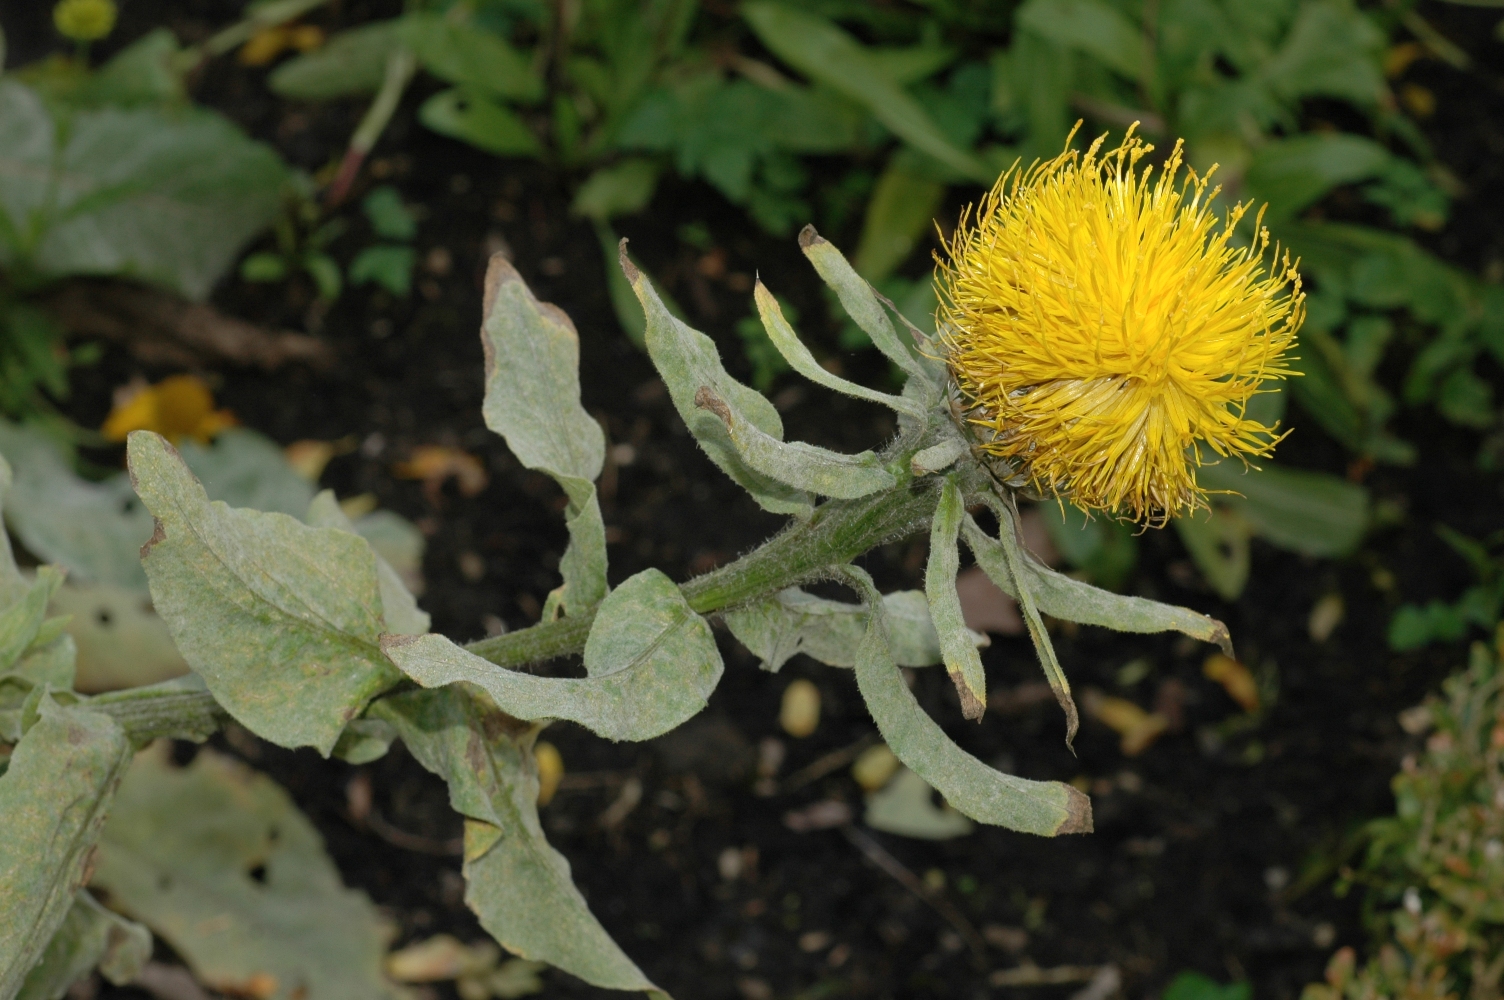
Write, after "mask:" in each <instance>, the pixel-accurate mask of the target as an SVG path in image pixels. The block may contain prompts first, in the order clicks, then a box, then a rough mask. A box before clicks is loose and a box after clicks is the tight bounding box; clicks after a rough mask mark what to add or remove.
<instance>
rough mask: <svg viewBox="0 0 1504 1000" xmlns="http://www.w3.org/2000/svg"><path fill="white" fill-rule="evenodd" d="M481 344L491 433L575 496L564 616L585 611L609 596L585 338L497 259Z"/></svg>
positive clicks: (599, 439) (599, 451)
mask: <svg viewBox="0 0 1504 1000" xmlns="http://www.w3.org/2000/svg"><path fill="white" fill-rule="evenodd" d="M481 345H482V346H483V347H484V349H485V356H486V398H485V403H484V404H483V413H484V414H485V419H486V426H487V427H489V428H491V430H493V431H495V432H496V433H498V434H500V435H501V436H502V437H504V438H506V441H507V446H508V447H509V448H511V449H512V453H513V454H515V455H516V456H517V458H518V460H519V461H520V462H522V464H523V465H525V466H526V467H528V468H529V469H537V470H539V471H541V472H545V473H547V474H548V475H550V476H552V477H553V478H554V480H555V481H556V482H557V483H558V484H559V485H560V486H561V487H562V488H563V489H564V492H565V494H566V495H567V496H568V498H569V506H568V509H567V510H566V517H567V518H568V525H569V536H570V537H569V550H568V551H567V552H565V554H564V558H563V561H562V563H561V567H560V568H561V569H562V570H563V573H564V595H563V596H564V607H565V610H566V611H567V612H568V613H569V614H579V613H581V612H582V611H584V610H586V609H587V608H589V607H591V606H593V605H595V604H597V603H599V601H600V600H601V598H603V597H605V596H606V528H605V524H604V523H603V522H602V520H601V512H600V502H599V500H598V499H597V498H596V494H595V484H594V480H595V478H596V477H597V476H599V475H600V474H601V466H602V465H603V464H604V462H605V460H606V435H605V433H604V432H603V431H602V430H601V427H600V424H598V423H596V421H595V419H594V418H593V417H591V416H590V414H588V413H586V412H585V408H584V407H583V406H581V405H580V338H579V335H578V334H577V333H576V332H575V329H574V324H573V323H571V322H570V320H569V317H568V316H567V315H565V314H564V311H563V310H562V309H559V308H558V307H557V306H554V305H552V304H550V303H547V302H539V301H538V300H537V299H536V298H535V297H534V296H533V293H532V291H531V290H530V289H529V288H528V287H527V284H526V283H525V282H524V281H523V280H522V276H521V275H520V274H518V273H517V269H516V268H514V267H513V266H512V265H511V264H510V263H508V261H507V259H506V258H505V257H503V256H501V255H500V254H497V255H496V256H494V257H492V258H491V265H490V267H489V269H488V270H487V271H486V294H485V318H484V319H483V320H482V322H481Z"/></svg>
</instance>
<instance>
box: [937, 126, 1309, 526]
mask: <svg viewBox="0 0 1504 1000" xmlns="http://www.w3.org/2000/svg"><path fill="white" fill-rule="evenodd" d="M1072 135H1073V136H1074V132H1073V133H1072ZM1104 139H1105V136H1104V137H1103V138H1099V139H1098V140H1097V141H1096V142H1094V143H1092V145H1091V148H1090V149H1089V150H1087V152H1086V153H1085V154H1084V155H1082V154H1079V153H1077V152H1076V151H1074V150H1069V149H1068V150H1067V151H1066V152H1064V153H1062V154H1061V155H1060V156H1057V157H1056V158H1054V159H1053V160H1049V161H1047V162H1044V163H1037V164H1035V165H1034V166H1033V167H1031V168H1029V169H1028V170H1022V171H1020V170H1017V169H1010V170H1009V171H1008V172H1007V173H1005V174H1004V175H1003V176H1002V177H1001V178H1000V179H999V180H998V182H997V184H996V186H994V187H993V189H992V191H991V192H990V193H989V194H988V195H987V196H986V197H985V198H984V199H983V200H982V202H981V204H980V205H978V206H976V207H975V209H974V210H972V209H968V210H967V212H966V213H964V214H963V215H962V217H961V222H960V225H959V226H958V228H957V229H956V232H955V235H954V236H953V237H952V239H951V240H950V242H949V245H948V246H947V247H946V248H945V250H946V252H945V254H944V256H943V257H941V258H940V259H939V261H938V263H939V266H938V268H937V270H936V284H937V290H938V292H939V295H940V300H941V306H940V310H939V320H940V323H939V326H940V336H941V339H942V342H943V343H944V345H945V350H946V354H947V361H948V363H949V366H950V370H951V372H952V375H953V377H954V378H955V381H956V384H957V387H958V388H959V390H960V392H961V394H962V397H963V404H964V405H965V407H966V408H967V411H968V419H969V420H970V422H971V423H972V424H973V425H974V426H975V427H976V428H977V429H978V431H979V437H980V438H981V440H980V442H979V443H980V446H981V448H982V449H983V450H984V451H986V452H988V453H990V454H992V455H994V456H997V457H998V458H1000V459H1003V460H1005V461H1006V463H1007V465H1008V466H1009V469H1010V474H1011V475H1013V476H1016V477H1019V478H1021V479H1022V480H1023V481H1025V482H1027V483H1029V484H1030V485H1031V486H1032V487H1033V488H1034V489H1035V490H1037V491H1039V492H1040V493H1043V494H1045V495H1047V496H1055V497H1060V498H1063V499H1066V500H1068V501H1070V502H1071V503H1073V504H1075V505H1076V506H1078V507H1080V508H1081V509H1083V510H1087V511H1090V510H1102V511H1107V512H1109V513H1111V514H1114V515H1117V516H1122V517H1127V518H1132V519H1133V520H1135V521H1139V522H1145V523H1163V522H1164V521H1165V520H1166V519H1167V518H1169V517H1172V516H1174V515H1176V514H1178V513H1182V512H1185V511H1188V510H1194V509H1195V508H1197V507H1201V506H1205V504H1206V493H1205V491H1204V490H1203V489H1201V488H1200V487H1199V486H1198V485H1197V483H1196V475H1195V463H1196V462H1197V461H1198V459H1197V457H1196V456H1197V451H1196V449H1195V447H1194V446H1195V445H1196V444H1197V443H1198V442H1204V443H1205V444H1206V445H1208V446H1209V447H1210V449H1211V450H1212V451H1214V452H1216V453H1217V454H1218V455H1223V456H1238V457H1242V458H1246V457H1248V456H1266V455H1268V454H1269V453H1270V451H1271V450H1272V448H1273V446H1274V444H1275V443H1276V442H1277V441H1278V440H1279V438H1280V436H1281V435H1279V434H1278V433H1277V429H1278V425H1276V426H1274V427H1266V426H1264V425H1263V424H1261V423H1259V422H1258V421H1256V420H1252V419H1249V418H1247V417H1246V416H1245V414H1244V407H1245V406H1246V405H1247V403H1248V400H1249V399H1250V397H1252V396H1253V394H1254V393H1255V392H1257V391H1258V387H1259V386H1260V384H1261V383H1263V382H1264V381H1265V380H1267V379H1279V378H1284V377H1285V376H1288V375H1290V374H1292V372H1291V370H1290V368H1289V367H1288V361H1289V359H1288V358H1287V357H1286V351H1287V350H1288V349H1289V348H1290V347H1291V346H1292V344H1293V343H1294V339H1295V332H1296V330H1297V329H1298V328H1299V327H1300V324H1301V321H1302V320H1303V319H1304V317H1305V297H1304V294H1303V293H1302V292H1301V287H1300V277H1299V275H1298V274H1297V273H1296V270H1295V265H1294V264H1293V263H1292V262H1291V261H1290V259H1289V255H1288V254H1286V255H1285V257H1284V258H1283V259H1280V258H1279V255H1278V250H1277V249H1276V251H1275V254H1274V257H1275V261H1274V264H1273V266H1272V267H1271V269H1270V270H1269V272H1268V273H1267V274H1266V273H1265V269H1264V254H1265V251H1266V250H1267V249H1268V247H1269V236H1268V231H1267V230H1265V229H1263V227H1262V226H1258V227H1256V228H1257V233H1256V235H1255V237H1254V239H1253V242H1252V244H1251V245H1249V246H1243V247H1235V246H1232V245H1230V243H1231V239H1232V236H1233V231H1234V228H1235V227H1236V226H1237V224H1238V222H1239V220H1240V219H1242V217H1243V215H1244V213H1245V212H1246V211H1247V209H1248V206H1247V205H1246V204H1245V205H1237V206H1234V207H1233V208H1231V209H1229V210H1228V212H1227V214H1226V217H1225V218H1223V219H1222V222H1221V226H1220V227H1218V226H1217V219H1216V217H1215V216H1214V215H1213V213H1212V209H1211V201H1212V199H1214V198H1215V197H1216V195H1217V190H1211V191H1208V190H1207V177H1198V176H1196V174H1195V173H1194V171H1191V170H1190V169H1189V168H1187V175H1188V176H1187V177H1186V178H1185V179H1184V180H1182V181H1180V182H1179V183H1177V181H1176V178H1177V175H1178V173H1179V171H1180V169H1181V166H1182V154H1181V144H1180V143H1176V145H1175V149H1174V151H1173V152H1171V154H1170V156H1169V159H1168V160H1167V161H1166V162H1165V164H1164V166H1163V168H1162V169H1161V171H1160V174H1159V177H1158V178H1157V180H1156V181H1155V182H1154V183H1152V184H1151V183H1150V174H1151V173H1152V172H1153V168H1152V167H1147V166H1146V167H1144V168H1142V169H1141V170H1139V169H1136V168H1137V167H1138V163H1139V160H1141V159H1142V158H1143V157H1144V156H1145V155H1147V154H1148V153H1149V152H1151V151H1152V150H1153V148H1154V147H1153V146H1150V145H1147V144H1145V143H1144V142H1143V141H1142V140H1140V139H1139V138H1138V137H1136V136H1134V135H1133V130H1132V129H1129V131H1128V135H1127V136H1126V137H1125V138H1124V140H1123V142H1122V144H1121V145H1119V146H1118V147H1117V149H1115V150H1112V151H1111V152H1108V153H1105V154H1102V153H1101V152H1100V151H1101V147H1102V144H1103V140H1104ZM1213 169H1215V168H1213ZM1209 176H1210V172H1209V173H1208V177H1209Z"/></svg>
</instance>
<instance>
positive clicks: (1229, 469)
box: [1196, 459, 1369, 557]
mask: <svg viewBox="0 0 1504 1000" xmlns="http://www.w3.org/2000/svg"><path fill="white" fill-rule="evenodd" d="M1196 479H1197V482H1198V483H1200V485H1201V486H1203V487H1205V488H1206V489H1208V490H1229V491H1233V492H1232V493H1230V494H1227V495H1222V496H1218V497H1215V498H1214V499H1215V502H1216V503H1219V504H1225V505H1226V506H1227V507H1229V508H1230V509H1232V510H1234V511H1236V512H1237V513H1238V515H1239V516H1241V517H1242V518H1243V519H1244V520H1245V521H1246V522H1247V523H1248V526H1249V528H1250V529H1251V530H1252V531H1253V532H1254V533H1255V534H1257V535H1258V536H1259V537H1261V538H1265V539H1267V540H1268V541H1270V542H1271V543H1273V544H1275V545H1278V546H1279V547H1281V548H1285V549H1291V550H1293V551H1295V552H1299V553H1301V554H1302V555H1308V556H1324V557H1335V556H1344V555H1347V554H1349V553H1351V552H1352V551H1353V550H1354V549H1356V548H1357V547H1358V543H1359V542H1360V541H1362V539H1363V534H1364V532H1365V531H1367V530H1368V517H1369V499H1368V491H1367V490H1365V489H1364V488H1363V487H1361V486H1357V485H1354V484H1353V483H1349V482H1348V481H1347V480H1345V479H1339V478H1337V477H1336V476H1332V475H1328V474H1326V473H1323V472H1311V471H1308V470H1305V469H1288V468H1284V467H1282V466H1278V465H1275V464H1274V463H1272V462H1267V461H1266V462H1261V463H1260V465H1259V468H1258V469H1256V470H1255V469H1248V470H1246V471H1245V470H1244V468H1243V466H1242V465H1241V464H1240V463H1237V462H1235V461H1233V460H1229V459H1223V460H1222V461H1220V462H1219V463H1217V464H1215V465H1203V466H1202V467H1201V468H1200V469H1199V470H1198V471H1197V474H1196Z"/></svg>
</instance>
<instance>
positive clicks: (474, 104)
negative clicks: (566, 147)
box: [418, 88, 543, 156]
mask: <svg viewBox="0 0 1504 1000" xmlns="http://www.w3.org/2000/svg"><path fill="white" fill-rule="evenodd" d="M418 120H419V121H421V122H422V123H423V124H424V125H427V126H428V127H429V128H431V129H433V130H434V131H435V132H437V133H439V134H440V135H447V136H449V138H451V139H458V140H460V141H461V142H467V143H469V144H470V145H472V146H475V147H476V148H478V149H483V150H485V151H486V152H488V153H495V154H496V155H497V156H539V155H542V153H543V146H542V145H541V144H540V143H539V142H538V137H537V136H535V135H533V133H532V130H531V129H529V128H528V127H527V123H525V122H524V121H523V120H522V119H521V118H520V117H518V116H517V113H516V112H514V111H512V110H511V109H510V108H508V107H506V106H505V105H502V104H497V103H496V102H495V101H492V100H491V99H490V98H488V97H484V96H482V95H481V94H479V93H476V92H474V91H470V90H466V89H464V88H457V89H454V90H444V91H440V92H439V93H437V94H434V95H433V96H432V97H430V98H429V99H428V100H426V101H424V102H423V106H422V107H421V108H419V109H418Z"/></svg>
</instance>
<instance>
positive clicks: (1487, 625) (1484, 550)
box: [1389, 524, 1504, 650]
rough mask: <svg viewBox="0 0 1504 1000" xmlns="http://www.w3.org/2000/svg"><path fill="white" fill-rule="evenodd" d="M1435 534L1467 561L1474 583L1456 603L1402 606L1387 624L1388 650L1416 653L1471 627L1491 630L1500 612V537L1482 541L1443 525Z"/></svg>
mask: <svg viewBox="0 0 1504 1000" xmlns="http://www.w3.org/2000/svg"><path fill="white" fill-rule="evenodd" d="M1436 534H1437V535H1439V536H1440V537H1441V540H1442V541H1444V542H1446V543H1447V545H1448V546H1449V547H1450V548H1451V550H1452V551H1453V552H1455V553H1457V554H1458V555H1459V556H1461V557H1462V558H1463V559H1465V560H1467V564H1468V567H1469V568H1470V569H1471V570H1472V571H1473V575H1474V576H1475V577H1476V578H1477V581H1478V582H1477V583H1475V584H1473V586H1471V587H1469V588H1467V590H1465V591H1463V593H1462V596H1461V597H1459V598H1458V599H1457V600H1456V601H1443V600H1441V599H1439V598H1438V599H1436V600H1433V601H1431V602H1429V603H1427V604H1425V605H1420V604H1406V605H1403V606H1401V607H1400V609H1399V610H1398V611H1396V612H1395V613H1394V617H1393V618H1392V619H1390V622H1389V646H1390V648H1391V649H1398V650H1406V649H1419V648H1420V647H1421V646H1425V645H1427V644H1429V643H1432V642H1456V641H1457V640H1458V639H1461V638H1463V637H1465V636H1466V635H1467V634H1468V632H1469V631H1470V630H1471V629H1473V628H1474V627H1478V628H1483V629H1490V630H1491V629H1493V628H1494V627H1495V626H1497V625H1498V624H1499V613H1500V611H1501V610H1504V561H1501V559H1504V557H1501V555H1500V554H1499V551H1498V550H1499V547H1500V545H1501V544H1504V534H1500V533H1498V532H1495V533H1494V534H1493V535H1490V536H1489V537H1488V538H1486V539H1484V540H1483V541H1476V540H1474V539H1471V538H1468V537H1467V536H1466V535H1464V534H1462V533H1461V532H1459V531H1454V530H1453V529H1451V528H1448V527H1447V526H1446V525H1444V524H1438V525H1437V526H1436Z"/></svg>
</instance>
